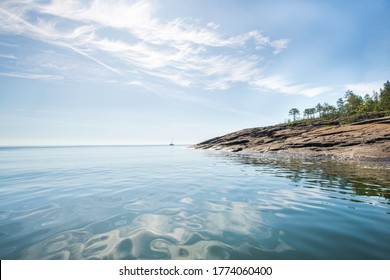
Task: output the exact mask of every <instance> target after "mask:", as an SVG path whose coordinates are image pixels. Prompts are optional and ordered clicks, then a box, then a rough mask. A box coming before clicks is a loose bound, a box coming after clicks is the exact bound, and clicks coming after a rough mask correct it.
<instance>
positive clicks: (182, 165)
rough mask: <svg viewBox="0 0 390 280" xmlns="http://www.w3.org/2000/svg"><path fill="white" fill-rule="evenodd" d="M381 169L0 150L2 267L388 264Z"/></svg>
mask: <svg viewBox="0 0 390 280" xmlns="http://www.w3.org/2000/svg"><path fill="white" fill-rule="evenodd" d="M389 170H390V164H389V163H383V162H381V163H373V162H372V163H368V162H360V163H359V162H338V161H330V160H326V159H308V158H306V159H302V158H293V157H277V156H275V157H269V156H254V155H250V154H234V153H224V152H216V151H207V150H206V151H205V150H191V149H188V148H187V147H179V146H175V147H168V146H167V147H165V146H164V147H163V146H143V147H142V146H133V147H131V146H130V147H62V148H61V147H58V148H1V149H0V258H1V259H390V172H389Z"/></svg>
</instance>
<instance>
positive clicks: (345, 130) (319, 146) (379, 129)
mask: <svg viewBox="0 0 390 280" xmlns="http://www.w3.org/2000/svg"><path fill="white" fill-rule="evenodd" d="M192 147H193V148H196V149H213V150H224V151H230V152H250V153H272V154H290V155H300V156H311V157H331V158H337V159H352V160H380V161H390V117H384V118H377V119H371V120H366V121H362V122H357V123H352V124H347V125H338V124H333V125H329V124H324V123H321V122H318V123H312V124H304V123H301V124H298V125H295V126H291V125H286V124H280V125H274V126H268V127H256V128H247V129H243V130H239V131H236V132H232V133H229V134H226V135H223V136H220V137H215V138H212V139H209V140H206V141H204V142H202V143H199V144H195V145H193V146H192Z"/></svg>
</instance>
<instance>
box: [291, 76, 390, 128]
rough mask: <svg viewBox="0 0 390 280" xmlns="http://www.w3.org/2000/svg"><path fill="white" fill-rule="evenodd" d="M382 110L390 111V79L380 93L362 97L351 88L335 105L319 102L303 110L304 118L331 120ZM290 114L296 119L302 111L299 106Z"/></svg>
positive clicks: (298, 118) (299, 117)
mask: <svg viewBox="0 0 390 280" xmlns="http://www.w3.org/2000/svg"><path fill="white" fill-rule="evenodd" d="M382 111H390V82H389V81H387V82H386V83H384V84H383V89H380V90H379V93H378V92H376V91H374V92H373V93H372V95H369V94H366V95H365V96H364V97H362V96H360V95H357V94H355V93H354V92H353V91H351V90H347V91H346V92H345V95H344V97H342V98H339V99H338V100H337V102H336V105H335V106H334V105H329V104H328V103H327V102H325V103H323V104H321V103H318V104H317V105H316V106H315V107H312V108H306V109H304V110H303V119H304V120H310V119H316V118H319V119H326V120H329V119H336V118H342V117H350V116H355V115H362V114H367V113H370V112H382ZM288 114H289V115H290V116H292V118H293V120H294V121H297V120H300V119H301V112H300V111H299V110H298V109H297V108H292V109H291V110H290V111H289V112H288Z"/></svg>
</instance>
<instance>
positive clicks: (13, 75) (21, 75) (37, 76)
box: [0, 72, 64, 80]
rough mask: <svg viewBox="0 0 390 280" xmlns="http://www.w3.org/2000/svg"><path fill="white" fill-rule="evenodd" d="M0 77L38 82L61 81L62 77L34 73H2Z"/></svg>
mask: <svg viewBox="0 0 390 280" xmlns="http://www.w3.org/2000/svg"><path fill="white" fill-rule="evenodd" d="M0 76H1V77H10V78H23V79H39V80H62V79H63V78H64V77H62V76H58V75H49V74H36V73H11V72H10V73H4V72H0Z"/></svg>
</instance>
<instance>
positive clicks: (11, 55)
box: [0, 54, 17, 59]
mask: <svg viewBox="0 0 390 280" xmlns="http://www.w3.org/2000/svg"><path fill="white" fill-rule="evenodd" d="M0 58H6V59H16V58H17V57H16V56H14V55H13V54H0Z"/></svg>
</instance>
